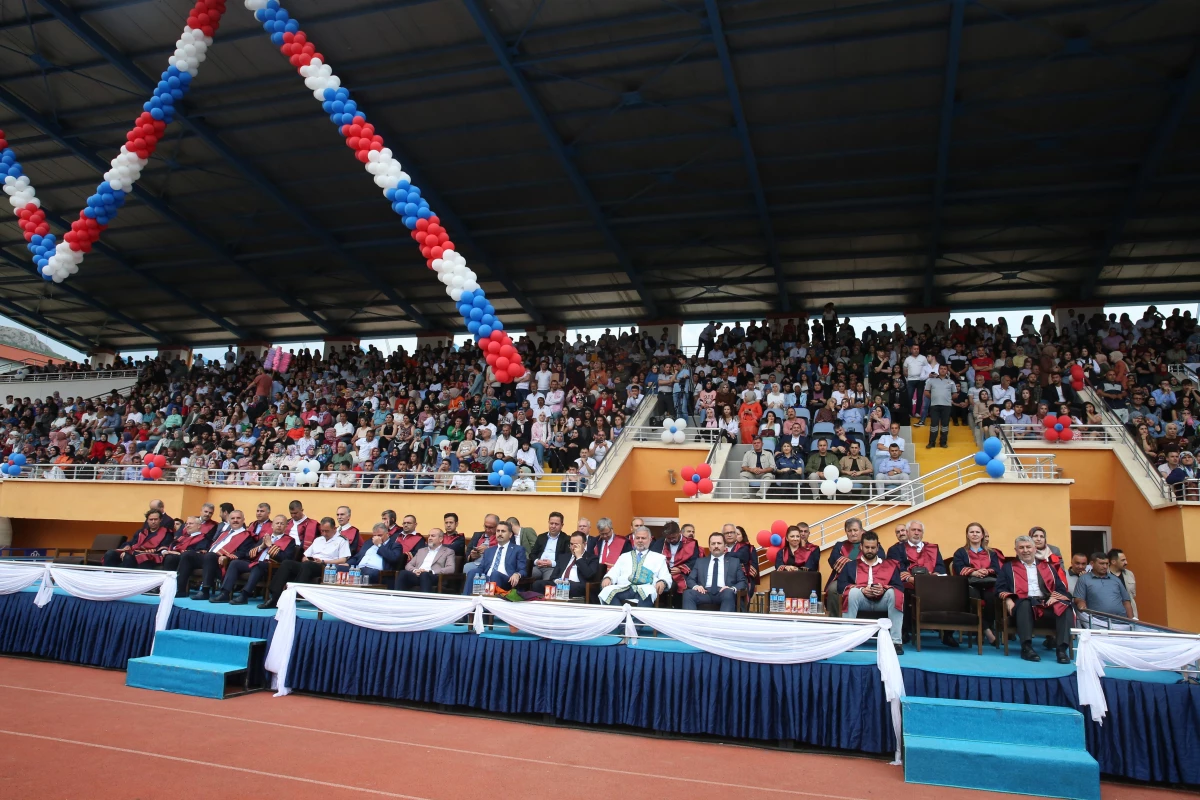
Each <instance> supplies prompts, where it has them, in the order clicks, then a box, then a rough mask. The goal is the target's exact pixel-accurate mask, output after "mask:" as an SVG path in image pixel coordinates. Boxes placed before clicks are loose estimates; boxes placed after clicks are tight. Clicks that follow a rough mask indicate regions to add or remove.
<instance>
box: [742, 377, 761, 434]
mask: <svg viewBox="0 0 1200 800" xmlns="http://www.w3.org/2000/svg"><path fill="white" fill-rule="evenodd" d="M762 416H763V408H762V404H761V403H760V402H758V395H756V394H755V393H754V392H753V391H752V390H750V389H747V390H746V391H745V392H744V393H743V394H742V405H741V407H740V408H739V409H738V430H739V431H740V433H741V443H742V444H750V443H751V442H753V441H754V436H755V434H757V433H758V422H759V420H761V419H762Z"/></svg>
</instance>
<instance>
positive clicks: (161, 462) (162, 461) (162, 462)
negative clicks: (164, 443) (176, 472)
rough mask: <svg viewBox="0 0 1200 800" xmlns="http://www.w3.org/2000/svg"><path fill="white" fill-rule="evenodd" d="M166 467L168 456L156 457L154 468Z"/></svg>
mask: <svg viewBox="0 0 1200 800" xmlns="http://www.w3.org/2000/svg"><path fill="white" fill-rule="evenodd" d="M166 465H167V457H166V456H155V457H154V466H156V467H158V468H159V469H162V468H163V467H165V466H166Z"/></svg>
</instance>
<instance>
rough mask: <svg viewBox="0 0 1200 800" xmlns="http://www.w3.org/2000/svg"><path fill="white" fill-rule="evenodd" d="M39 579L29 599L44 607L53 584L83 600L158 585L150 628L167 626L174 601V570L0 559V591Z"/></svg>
mask: <svg viewBox="0 0 1200 800" xmlns="http://www.w3.org/2000/svg"><path fill="white" fill-rule="evenodd" d="M38 580H41V582H42V585H41V586H40V587H38V592H37V596H36V597H34V599H33V603H34V605H36V606H37V607H38V608H42V607H44V606H45V605H46V604H47V603H49V602H50V601H51V600H53V599H54V587H55V586H57V587H58V588H60V589H62V590H63V591H64V592H66V593H67V594H70V595H74V596H75V597H81V598H83V599H84V600H100V601H105V602H107V601H112V600H124V599H125V598H127V597H136V596H137V595H139V594H145V593H146V592H148V591H150V590H152V589H158V614H157V616H156V617H155V620H154V630H156V631H162V630H166V629H167V621H168V620H169V619H170V618H171V607H172V606H173V605H174V603H175V583H176V579H175V573H174V572H160V571H158V570H134V569H112V570H110V569H95V568H86V567H71V566H67V565H64V564H52V563H49V562H41V563H22V562H16V561H10V562H0V594H12V593H13V592H19V591H21V590H22V589H26V588H28V587H30V586H32V585H33V584H34V583H36V582H37V581H38Z"/></svg>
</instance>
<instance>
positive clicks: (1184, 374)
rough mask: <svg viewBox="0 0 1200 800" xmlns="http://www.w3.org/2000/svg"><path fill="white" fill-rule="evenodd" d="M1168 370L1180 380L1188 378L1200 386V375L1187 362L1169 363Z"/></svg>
mask: <svg viewBox="0 0 1200 800" xmlns="http://www.w3.org/2000/svg"><path fill="white" fill-rule="evenodd" d="M1167 372H1168V373H1169V374H1171V375H1175V376H1176V377H1178V378H1179V380H1183V379H1185V378H1186V379H1188V380H1190V381H1191V382H1192V383H1194V384H1196V385H1197V386H1200V375H1197V374H1196V371H1195V370H1194V369H1192V368H1191V367H1189V366H1188V365H1187V364H1168V365H1167Z"/></svg>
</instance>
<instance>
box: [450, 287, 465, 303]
mask: <svg viewBox="0 0 1200 800" xmlns="http://www.w3.org/2000/svg"><path fill="white" fill-rule="evenodd" d="M462 294H463V290H462V289H451V290H450V299H451V300H453V301H454V302H456V303H457V302H458V301H459V300H461V299H462Z"/></svg>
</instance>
